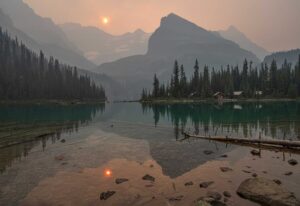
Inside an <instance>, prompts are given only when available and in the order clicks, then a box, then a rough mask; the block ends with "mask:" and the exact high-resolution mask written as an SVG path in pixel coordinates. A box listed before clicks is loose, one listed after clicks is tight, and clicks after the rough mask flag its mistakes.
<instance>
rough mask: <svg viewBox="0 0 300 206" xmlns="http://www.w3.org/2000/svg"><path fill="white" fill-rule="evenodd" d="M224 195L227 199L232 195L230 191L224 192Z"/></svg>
mask: <svg viewBox="0 0 300 206" xmlns="http://www.w3.org/2000/svg"><path fill="white" fill-rule="evenodd" d="M223 195H224V196H225V197H231V194H230V192H228V191H224V192H223Z"/></svg>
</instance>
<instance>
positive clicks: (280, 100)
mask: <svg viewBox="0 0 300 206" xmlns="http://www.w3.org/2000/svg"><path fill="white" fill-rule="evenodd" d="M136 102H140V103H154V104H164V103H166V104H169V103H170V104H176V103H183V104H184V103H218V101H217V100H215V99H157V100H149V101H136ZM235 102H236V103H245V102H300V99H289V98H278V99H276V98H270V99H269V98H266V99H224V100H223V102H222V103H235Z"/></svg>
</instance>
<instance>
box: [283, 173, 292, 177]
mask: <svg viewBox="0 0 300 206" xmlns="http://www.w3.org/2000/svg"><path fill="white" fill-rule="evenodd" d="M292 174H293V172H286V173H284V175H286V176H290V175H292Z"/></svg>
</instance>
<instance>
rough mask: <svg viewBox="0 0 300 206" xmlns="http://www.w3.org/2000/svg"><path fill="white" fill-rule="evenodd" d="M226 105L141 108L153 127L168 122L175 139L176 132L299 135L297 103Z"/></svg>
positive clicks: (145, 106)
mask: <svg viewBox="0 0 300 206" xmlns="http://www.w3.org/2000/svg"><path fill="white" fill-rule="evenodd" d="M235 104H236V103H227V104H224V105H223V106H222V107H219V106H218V107H216V106H215V105H213V104H170V105H167V104H143V111H147V110H150V111H152V112H153V116H154V123H155V125H157V124H158V123H159V121H160V119H170V120H171V122H172V124H173V126H174V130H175V132H174V133H175V138H177V137H178V134H179V133H180V130H182V129H186V130H189V127H190V126H191V127H192V128H193V130H194V133H195V134H203V135H212V136H213V135H235V136H243V137H248V138H252V137H253V138H257V137H259V136H271V137H273V138H280V139H295V138H297V137H298V138H299V135H300V103H297V102H272V103H239V105H235Z"/></svg>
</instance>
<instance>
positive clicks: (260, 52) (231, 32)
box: [218, 26, 270, 61]
mask: <svg viewBox="0 0 300 206" xmlns="http://www.w3.org/2000/svg"><path fill="white" fill-rule="evenodd" d="M218 33H219V34H220V35H221V36H222V37H223V38H224V39H228V40H231V41H233V42H235V43H237V44H238V45H240V47H241V48H243V49H245V50H248V51H251V52H252V53H253V54H255V55H256V56H257V57H258V58H259V59H260V60H261V61H262V60H263V59H264V58H265V56H267V55H268V54H270V52H268V51H267V50H265V49H264V48H262V47H260V46H258V45H257V44H255V43H254V42H253V41H251V40H250V39H249V38H248V37H247V36H246V35H245V34H243V33H242V32H240V31H239V30H238V29H237V28H235V27H234V26H230V27H229V28H228V29H227V30H224V31H218Z"/></svg>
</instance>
